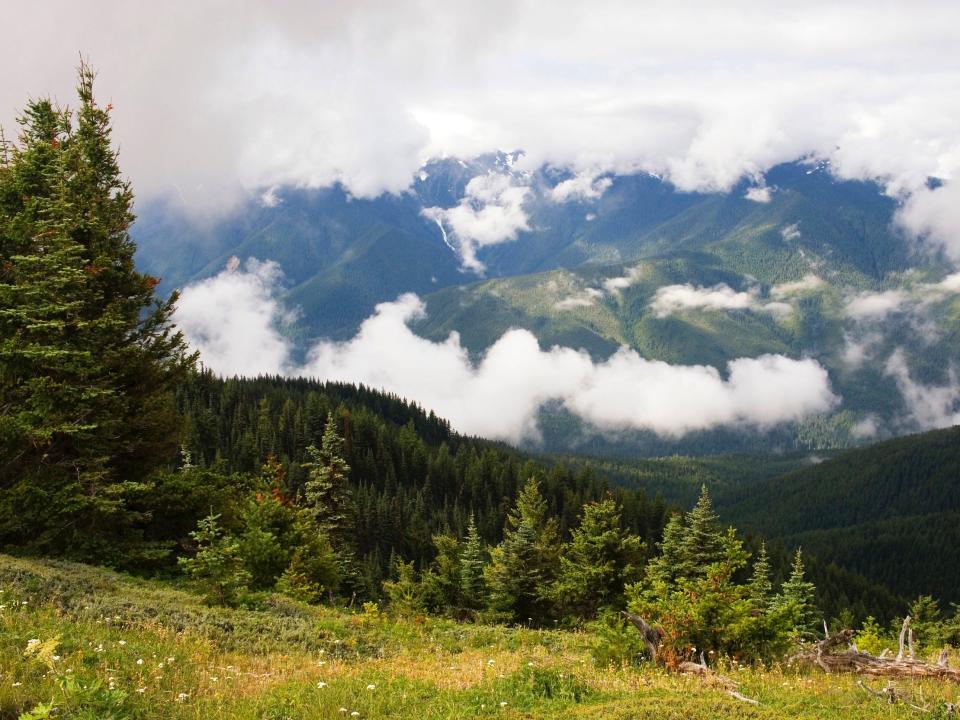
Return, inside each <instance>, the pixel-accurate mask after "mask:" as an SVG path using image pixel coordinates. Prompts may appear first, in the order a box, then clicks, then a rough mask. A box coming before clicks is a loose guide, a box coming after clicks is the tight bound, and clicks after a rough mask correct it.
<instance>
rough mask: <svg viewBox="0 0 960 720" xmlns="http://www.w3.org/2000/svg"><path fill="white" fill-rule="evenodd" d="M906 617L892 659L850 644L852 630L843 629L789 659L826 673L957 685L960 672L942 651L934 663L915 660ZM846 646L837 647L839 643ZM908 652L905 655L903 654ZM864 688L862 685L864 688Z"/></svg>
mask: <svg viewBox="0 0 960 720" xmlns="http://www.w3.org/2000/svg"><path fill="white" fill-rule="evenodd" d="M909 630H910V628H909V618H907V619H906V620H904V624H903V629H902V630H901V631H900V643H901V645H900V652H899V653H898V654H897V656H896V657H895V658H889V657H884V656H883V655H881V656H880V657H877V656H874V655H871V654H870V653H867V652H862V651H860V650H858V649H857V648H856V646H855V645H852V644H850V639H851V638H852V637H853V631H851V630H844V631H842V632H839V633H837V634H835V635H833V636H831V637H828V638H825V639H824V640H821V641H820V642H818V643H816V644H815V645H814V646H813V647H811V648H808V649H806V650H803V651H801V652H800V653H798V654H796V655H794V656H793V658H791V660H792V661H793V662H797V663H800V664H808V665H816V666H817V667H819V668H820V669H822V670H823V671H824V672H826V673H841V672H852V673H856V674H858V675H865V676H870V677H886V678H915V679H919V678H930V679H934V680H947V681H950V682H955V683H958V684H960V671H958V670H955V669H953V668H951V667H949V663H948V660H947V654H946V651H945V652H943V653H941V654H940V659H939V661H938V662H937V663H936V664H935V665H934V664H930V663H926V662H923V661H920V660H917V659H916V657H915V656H914V652H913V649H912V647H911V645H912V643H909V634H910V632H909ZM843 645H847V647H845V648H843V649H841V646H843ZM907 653H909V656H905V655H906V654H907ZM865 689H866V688H865Z"/></svg>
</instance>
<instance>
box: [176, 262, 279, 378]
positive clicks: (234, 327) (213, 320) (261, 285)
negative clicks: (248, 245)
mask: <svg viewBox="0 0 960 720" xmlns="http://www.w3.org/2000/svg"><path fill="white" fill-rule="evenodd" d="M282 277H283V272H282V271H281V270H280V266H279V265H277V264H276V263H275V262H270V261H268V262H259V261H257V260H255V259H253V258H251V259H249V260H247V262H246V265H245V268H244V270H241V269H240V268H239V262H238V261H237V259H236V258H232V259H231V261H230V263H229V265H228V267H227V269H226V270H224V271H223V272H221V273H220V274H219V275H217V276H215V277H212V278H208V279H206V280H201V281H200V282H197V283H194V284H192V285H188V286H187V287H186V288H184V290H183V292H182V293H181V295H180V300H179V302H178V303H177V309H176V313H175V315H174V322H176V324H177V326H178V327H179V328H180V329H181V330H182V331H183V334H184V336H185V337H186V339H187V342H189V343H190V346H191V347H193V348H195V349H197V350H200V351H201V360H202V362H203V363H204V365H206V366H207V367H209V368H211V369H212V370H214V371H215V372H217V373H218V374H220V375H226V376H231V375H245V376H248V377H250V376H256V375H263V374H273V373H283V372H285V370H286V369H287V366H288V364H289V348H288V347H287V341H286V340H285V339H284V337H283V336H282V335H281V334H280V332H279V329H278V328H279V327H280V326H281V325H285V324H288V323H289V322H290V320H291V319H292V318H291V317H290V315H289V314H288V313H286V312H285V311H284V310H283V308H282V307H281V305H280V303H279V302H278V301H277V299H276V297H275V294H274V291H275V288H276V287H277V285H278V283H279V282H280V281H281V279H282Z"/></svg>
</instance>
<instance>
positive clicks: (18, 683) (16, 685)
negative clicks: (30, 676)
mask: <svg viewBox="0 0 960 720" xmlns="http://www.w3.org/2000/svg"><path fill="white" fill-rule="evenodd" d="M21 685H23V683H21V682H15V683H14V684H13V686H14V687H20V686H21Z"/></svg>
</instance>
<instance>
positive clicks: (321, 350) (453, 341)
mask: <svg viewBox="0 0 960 720" xmlns="http://www.w3.org/2000/svg"><path fill="white" fill-rule="evenodd" d="M278 280H279V276H278V275H277V271H276V269H275V266H272V265H271V264H268V263H256V262H248V264H247V269H246V271H245V272H239V271H229V270H227V271H224V272H223V273H221V274H220V275H218V276H217V277H215V278H211V279H210V280H205V281H203V282H201V283H197V284H195V285H191V286H189V287H187V288H186V289H185V291H184V294H183V301H182V304H181V306H180V307H179V308H178V310H177V322H178V323H179V324H180V326H181V327H182V328H183V329H184V331H185V333H186V334H187V336H188V338H189V340H190V342H191V344H192V345H193V346H194V347H195V348H197V349H199V350H200V352H201V355H202V358H203V361H204V362H205V363H206V364H207V365H208V366H209V367H211V368H212V369H213V370H214V371H216V372H218V373H220V374H224V375H230V374H234V373H242V374H246V375H252V374H259V373H284V374H289V375H307V376H313V377H317V378H321V379H325V380H342V381H347V382H362V383H365V384H367V385H370V386H373V387H379V388H383V389H385V390H388V391H390V392H394V393H397V394H399V395H402V396H404V397H408V398H411V399H414V400H416V401H417V402H419V403H421V404H422V405H423V406H425V407H427V408H430V409H431V410H434V411H436V412H437V413H438V414H440V415H441V416H443V417H445V418H448V419H449V420H450V421H451V422H452V423H453V426H454V427H455V428H456V429H458V430H460V431H462V432H466V433H470V434H477V435H482V436H485V437H489V438H496V439H503V440H509V441H513V442H516V441H519V440H522V439H535V438H537V437H538V428H537V421H536V419H537V413H538V412H539V410H540V409H541V407H543V406H544V405H545V404H546V403H549V402H559V403H562V404H563V405H564V406H565V407H566V408H568V409H569V410H570V411H571V412H573V413H575V414H576V415H578V416H579V417H581V418H582V419H583V420H584V421H586V422H587V423H589V424H591V425H593V426H595V427H597V428H599V429H601V430H621V429H630V428H632V429H645V430H651V431H653V432H656V433H658V434H660V435H664V436H679V435H683V434H684V433H688V432H692V431H696V430H705V429H709V428H714V427H718V426H720V425H751V426H756V427H769V426H772V425H776V424H779V423H783V422H790V421H794V420H800V419H802V418H804V417H807V416H809V415H813V414H816V413H820V412H825V411H828V410H829V409H831V408H832V407H833V406H834V404H835V403H836V402H837V398H836V397H835V396H834V395H833V394H832V392H831V391H830V382H829V378H828V376H827V372H826V370H824V368H823V367H821V366H820V365H819V364H818V363H817V362H816V361H814V360H810V359H805V360H792V359H790V358H786V357H783V356H780V355H765V356H763V357H759V358H740V359H737V360H733V361H732V362H730V363H729V365H728V368H727V369H728V376H727V378H726V379H724V377H722V376H721V374H720V373H719V372H718V371H717V370H716V369H715V368H712V367H708V366H702V365H669V364H667V363H664V362H660V361H654V360H646V359H644V358H642V357H640V356H639V355H638V354H637V353H636V352H634V351H632V350H629V349H626V348H623V349H621V350H620V351H618V352H617V353H615V354H614V355H613V356H612V357H611V358H610V359H609V360H607V361H606V362H602V363H595V362H593V361H592V360H591V358H590V356H589V355H588V354H587V353H586V352H583V351H577V350H572V349H570V348H564V347H553V348H551V349H549V350H542V349H541V348H540V346H539V344H538V342H537V339H536V338H535V337H534V336H533V335H532V334H531V333H529V332H527V331H526V330H509V331H508V332H506V333H504V334H503V335H502V336H501V337H500V338H499V339H498V340H497V341H496V342H495V343H494V344H493V345H492V346H491V347H490V348H489V349H488V350H487V351H486V352H485V353H484V355H483V358H482V359H481V360H480V361H479V363H474V362H472V361H471V360H470V357H469V355H468V353H467V351H466V349H465V348H464V347H463V346H462V345H461V344H460V339H459V337H458V335H457V334H456V333H452V334H451V335H450V337H448V338H447V339H446V340H445V341H443V342H432V341H430V340H426V339H424V338H421V337H419V336H417V335H416V334H414V332H413V331H412V330H411V329H410V327H409V325H408V323H409V322H410V321H411V320H414V319H416V318H418V317H421V316H422V315H423V313H424V305H423V303H422V302H421V301H420V299H419V298H418V297H417V296H415V295H412V294H407V295H403V296H401V297H400V298H399V299H398V300H396V301H395V302H389V303H381V304H380V305H378V306H377V308H376V311H375V312H374V314H373V315H372V316H370V317H369V318H367V319H366V320H365V321H364V322H363V323H362V325H361V326H360V329H359V331H358V332H357V334H356V335H355V336H354V337H353V338H352V339H351V340H348V341H346V342H320V343H318V344H317V345H316V346H314V347H313V349H312V350H311V351H310V353H309V356H308V360H307V362H306V364H305V365H303V366H302V367H293V366H292V365H291V363H290V354H289V343H288V342H287V341H286V340H285V339H284V338H283V337H282V335H280V334H279V333H278V332H277V330H276V327H277V324H278V323H279V322H282V320H283V318H284V317H285V314H284V312H283V308H282V307H281V306H280V304H279V303H278V302H277V300H276V299H275V296H274V294H273V292H272V286H273V284H274V283H276V282H277V281H278Z"/></svg>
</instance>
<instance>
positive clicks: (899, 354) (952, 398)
mask: <svg viewBox="0 0 960 720" xmlns="http://www.w3.org/2000/svg"><path fill="white" fill-rule="evenodd" d="M886 372H887V374H888V375H890V376H891V377H893V378H894V379H895V380H896V383H897V388H898V389H899V390H900V395H901V396H902V397H903V402H904V404H905V405H906V406H907V413H908V417H907V418H906V420H907V422H909V423H910V424H912V425H913V426H915V427H917V428H919V429H920V430H931V429H934V428H942V427H950V426H951V425H957V424H960V382H958V381H957V378H956V376H955V374H954V372H953V371H952V370H951V371H950V379H949V382H948V383H947V384H946V385H923V384H921V383H918V382H916V381H915V380H914V379H913V378H912V377H911V375H910V369H909V367H908V366H907V360H906V356H905V355H904V352H903V350H902V349H900V348H898V349H897V350H896V351H894V353H893V354H892V355H891V356H890V358H889V359H888V360H887V366H886Z"/></svg>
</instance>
